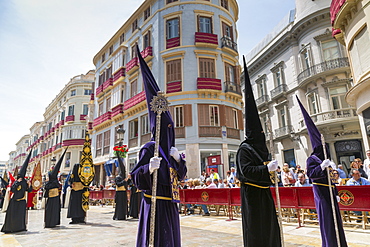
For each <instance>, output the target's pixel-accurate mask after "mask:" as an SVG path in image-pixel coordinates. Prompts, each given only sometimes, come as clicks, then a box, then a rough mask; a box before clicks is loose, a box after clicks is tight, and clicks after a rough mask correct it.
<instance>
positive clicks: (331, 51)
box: [321, 39, 340, 61]
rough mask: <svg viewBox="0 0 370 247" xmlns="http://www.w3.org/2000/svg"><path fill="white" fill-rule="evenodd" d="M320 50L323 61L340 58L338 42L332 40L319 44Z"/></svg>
mask: <svg viewBox="0 0 370 247" xmlns="http://www.w3.org/2000/svg"><path fill="white" fill-rule="evenodd" d="M321 49H322V54H323V57H324V61H329V60H333V59H336V58H340V51H339V46H338V42H337V41H336V40H334V39H333V40H328V41H323V42H321Z"/></svg>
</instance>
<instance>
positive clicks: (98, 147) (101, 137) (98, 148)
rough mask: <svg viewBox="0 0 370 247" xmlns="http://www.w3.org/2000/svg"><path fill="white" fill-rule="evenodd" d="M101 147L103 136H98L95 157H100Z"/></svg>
mask: <svg viewBox="0 0 370 247" xmlns="http://www.w3.org/2000/svg"><path fill="white" fill-rule="evenodd" d="M102 146H103V134H98V135H97V136H96V156H101V154H102V152H101V150H102Z"/></svg>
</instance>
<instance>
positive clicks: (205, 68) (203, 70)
mask: <svg viewBox="0 0 370 247" xmlns="http://www.w3.org/2000/svg"><path fill="white" fill-rule="evenodd" d="M199 77H201V78H216V73H215V60H214V59H210V58H199Z"/></svg>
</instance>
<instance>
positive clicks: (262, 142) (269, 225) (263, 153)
mask: <svg viewBox="0 0 370 247" xmlns="http://www.w3.org/2000/svg"><path fill="white" fill-rule="evenodd" d="M243 61H244V78H245V99H244V101H245V102H244V103H245V140H244V141H243V142H242V143H241V144H240V146H239V149H238V152H237V160H236V165H237V178H238V179H239V180H240V182H241V188H240V197H241V204H242V207H241V208H242V222H243V240H244V246H247V247H279V246H281V240H280V229H279V224H278V220H277V216H276V209H275V205H274V201H273V198H272V195H271V191H270V186H271V185H272V182H271V179H270V173H269V171H274V170H276V168H277V161H271V162H270V163H269V164H268V165H267V166H266V165H264V162H266V161H267V160H268V155H269V152H268V149H267V147H266V138H265V134H264V133H263V129H262V125H261V122H260V120H259V116H258V111H257V106H256V102H255V100H254V96H253V91H252V86H251V84H250V80H249V75H248V71H247V66H246V64H245V60H244V57H243Z"/></svg>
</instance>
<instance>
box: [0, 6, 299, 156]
mask: <svg viewBox="0 0 370 247" xmlns="http://www.w3.org/2000/svg"><path fill="white" fill-rule="evenodd" d="M143 2H144V1H143V0H5V1H1V0H0V58H1V59H0V116H1V120H0V160H1V161H6V160H8V158H9V152H11V151H13V150H15V148H16V146H15V144H16V143H17V142H18V141H19V140H20V138H21V137H22V136H23V135H26V134H29V129H30V127H31V126H32V125H33V124H34V123H35V122H37V121H42V120H43V113H44V111H45V108H46V107H47V106H48V105H49V103H50V102H51V101H52V100H53V99H54V97H55V96H56V95H57V94H58V93H59V92H60V90H61V89H62V88H63V87H64V85H65V84H67V83H68V81H69V80H70V78H72V77H74V76H76V75H79V74H85V73H87V72H88V71H89V70H90V69H94V65H93V62H92V59H93V57H94V55H95V54H96V53H97V52H98V51H99V50H100V49H101V48H102V47H103V45H104V44H105V43H106V42H107V41H108V40H109V39H110V38H111V37H112V36H113V35H114V33H115V32H116V31H117V30H118V29H119V28H120V27H121V26H122V24H123V23H124V22H125V21H126V20H127V18H128V17H129V16H130V15H131V14H132V13H133V12H134V11H135V10H136V9H137V7H139V6H140V5H141V4H142V3H143ZM294 2H295V1H294V0H283V1H276V0H263V1H254V0H239V1H238V4H239V11H240V13H239V21H238V22H237V28H238V34H239V37H238V49H239V54H240V55H243V54H246V53H248V52H249V51H250V50H251V49H252V48H253V47H254V46H256V45H257V44H258V42H259V41H260V40H261V39H262V38H263V37H264V36H265V35H267V34H268V33H269V32H270V31H271V30H272V29H273V28H274V26H275V25H277V23H278V22H279V21H280V20H281V19H282V18H283V17H284V16H285V15H286V14H288V12H289V10H291V9H294V5H295V4H294Z"/></svg>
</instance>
